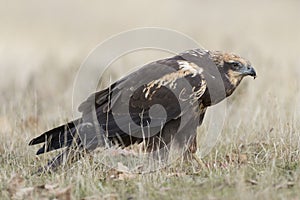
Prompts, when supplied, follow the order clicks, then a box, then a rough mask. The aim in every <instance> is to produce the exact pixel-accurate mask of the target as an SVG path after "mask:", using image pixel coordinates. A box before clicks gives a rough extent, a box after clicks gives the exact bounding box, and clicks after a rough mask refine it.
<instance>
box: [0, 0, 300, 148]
mask: <svg viewBox="0 0 300 200" xmlns="http://www.w3.org/2000/svg"><path fill="white" fill-rule="evenodd" d="M0 4H1V6H0V25H1V26H0V70H1V73H0V92H1V96H0V103H1V105H2V106H1V107H0V125H1V127H2V128H3V129H2V133H4V134H0V137H1V139H5V138H6V137H7V134H6V133H9V131H12V130H15V127H18V126H21V127H23V126H27V125H28V126H33V128H34V129H23V131H22V129H19V128H17V129H16V131H15V132H14V133H15V134H16V135H20V134H24V133H25V136H24V135H23V137H25V139H24V140H26V143H27V141H28V140H29V138H30V137H32V136H34V135H37V134H39V133H40V132H41V131H43V130H45V129H47V128H50V127H52V126H53V125H58V124H60V123H62V122H64V121H65V120H68V119H69V118H71V115H70V114H71V113H72V105H71V101H72V99H71V96H72V86H73V82H74V78H75V76H76V72H77V70H78V69H79V67H80V65H81V63H82V62H83V61H84V59H85V58H86V57H87V55H88V54H89V53H90V52H91V51H92V50H93V49H94V48H95V47H96V45H98V44H99V43H100V42H103V41H104V40H106V39H107V38H109V37H111V36H112V35H115V34H118V33H120V32H122V31H126V30H129V29H133V28H139V27H145V26H146V27H148V26H154V27H162V28H168V29H173V30H176V31H179V32H182V33H184V34H186V35H188V36H190V37H191V38H193V39H194V40H196V41H197V42H198V43H199V44H201V45H202V46H203V47H205V48H206V49H210V50H222V51H229V52H235V53H237V54H240V55H242V56H243V57H246V58H248V59H249V60H250V61H251V62H252V64H253V66H254V67H255V68H256V70H257V73H258V78H257V79H256V80H255V81H253V80H252V79H247V80H245V81H244V82H243V83H242V86H241V87H240V88H239V90H238V91H237V94H236V95H234V96H233V97H232V98H231V99H230V101H233V102H232V103H231V102H229V105H228V108H229V109H228V116H230V117H228V120H227V121H226V124H230V125H231V126H230V127H231V129H232V131H231V132H232V133H235V132H234V130H236V129H237V128H239V127H244V129H243V128H242V129H241V128H240V129H239V130H240V131H239V132H236V134H234V136H233V137H234V138H236V137H238V138H240V139H242V140H243V138H245V135H247V136H249V135H251V134H253V136H254V137H255V138H259V137H264V136H265V135H266V134H267V135H268V134H269V133H270V132H272V131H270V132H269V130H277V131H275V132H276V134H282V130H284V129H285V125H286V124H288V123H289V124H293V126H296V125H295V124H297V121H299V120H297V119H298V116H299V107H300V106H299V104H300V102H299V100H300V96H299V86H300V85H299V76H300V57H299V52H300V46H299V44H300V22H299V19H300V12H299V9H300V1H296V0H286V1H279V0H272V1H271V0H265V1H258V0H254V1H238V0H231V1H226V2H225V1H222V2H221V1H206V0H201V1H198V0H188V1H179V0H176V1H175V0H172V1H171V0H165V1H159V0H152V1H149V2H146V1H138V0H131V1H116V0H112V1H105V2H104V1H83V0H82V1H57V0H55V1H37V0H28V1H4V0H1V1H0ZM183 50H185V49H183ZM165 56H166V53H163V52H154V51H149V52H144V53H136V54H133V55H128V56H127V57H126V58H124V59H123V60H120V61H117V62H116V63H115V65H116V66H118V67H119V68H118V69H120V70H119V71H117V72H116V75H115V77H114V78H118V77H120V76H122V75H124V73H127V69H130V67H132V63H134V64H133V65H136V63H140V64H142V63H144V62H148V61H150V60H155V59H157V58H162V57H165ZM114 69H116V67H115V68H114ZM249 123H251V126H250V124H249ZM32 124H33V125H32ZM242 125H244V126H242ZM232 127H233V128H232ZM225 129H226V126H225ZM231 129H230V130H231ZM24 140H23V139H22V141H20V142H21V143H24ZM16 142H17V141H16Z"/></svg>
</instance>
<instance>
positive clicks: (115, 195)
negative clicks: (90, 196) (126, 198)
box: [103, 194, 119, 200]
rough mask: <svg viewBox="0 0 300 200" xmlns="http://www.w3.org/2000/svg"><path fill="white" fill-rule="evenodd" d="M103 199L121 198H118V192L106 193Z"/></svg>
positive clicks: (114, 199) (115, 199)
mask: <svg viewBox="0 0 300 200" xmlns="http://www.w3.org/2000/svg"><path fill="white" fill-rule="evenodd" d="M103 199H105V200H117V199H119V198H118V195H117V194H107V195H104V197H103Z"/></svg>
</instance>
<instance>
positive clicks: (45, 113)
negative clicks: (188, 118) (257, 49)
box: [0, 61, 300, 199]
mask: <svg viewBox="0 0 300 200" xmlns="http://www.w3.org/2000/svg"><path fill="white" fill-rule="evenodd" d="M262 62H263V61H262ZM57 70H59V69H57ZM42 71H43V70H42ZM74 72H75V70H74ZM65 73H67V69H66V70H63V69H62V70H60V71H59V74H60V76H58V77H57V74H56V73H53V74H51V73H50V74H49V73H48V74H47V75H46V74H44V73H39V72H37V73H36V74H37V75H35V76H33V77H32V80H30V81H29V82H28V86H27V87H25V89H24V90H18V89H15V90H7V94H5V95H4V96H2V98H4V99H6V104H5V106H4V107H2V114H3V115H2V117H1V118H0V125H1V127H2V129H1V134H0V137H1V141H2V146H1V147H0V152H1V154H0V166H1V168H0V196H1V198H2V199H9V198H16V199H18V198H19V199H23V198H32V199H36V198H42V197H43V198H50V199H51V198H61V199H68V198H74V199H161V198H162V199H241V198H242V199H253V198H256V199H293V198H295V199H296V198H297V197H298V196H299V191H300V182H299V181H300V177H299V175H300V171H299V169H300V168H299V156H300V155H299V144H300V143H299V132H298V131H297V130H299V120H298V115H296V113H294V111H293V110H286V109H284V108H286V107H283V106H282V105H283V104H282V102H280V101H279V99H278V100H276V98H275V99H274V98H273V94H272V92H271V91H269V93H268V94H267V95H264V94H262V92H264V91H263V90H261V89H256V88H260V86H261V87H263V85H264V84H265V83H266V82H267V80H262V79H258V80H255V81H253V80H245V82H244V83H243V84H242V86H241V87H240V88H239V90H238V91H237V92H236V93H235V94H234V96H233V97H232V98H230V99H229V101H228V102H227V105H228V106H227V115H226V120H225V124H224V127H223V131H222V134H221V135H220V136H219V138H218V142H217V145H216V146H215V147H214V148H213V149H212V151H210V153H209V154H208V155H207V156H206V157H204V159H203V163H204V165H203V166H199V165H198V164H197V163H196V162H195V161H193V160H190V161H186V162H175V163H173V164H172V165H171V166H169V167H166V168H164V169H161V170H158V171H155V172H153V173H146V174H130V173H126V172H122V171H118V170H114V169H110V168H108V167H106V166H104V165H102V164H101V163H100V162H99V161H98V160H97V159H95V158H94V157H93V156H90V157H85V158H83V159H82V160H81V161H79V162H77V163H75V164H73V165H68V166H65V167H64V169H61V170H59V171H57V172H56V173H53V174H43V175H42V176H36V175H32V173H33V172H34V171H35V170H36V169H37V168H38V167H40V166H42V165H43V164H45V162H46V160H47V159H49V158H50V157H51V156H53V155H54V154H53V153H50V154H49V155H47V154H46V155H42V156H34V153H35V150H36V148H35V147H29V146H27V143H28V141H29V140H30V138H32V137H34V136H36V135H38V134H39V133H41V132H43V131H44V130H46V129H49V128H51V127H53V126H55V125H58V124H59V123H63V122H64V121H67V120H68V117H69V116H72V115H71V114H70V113H68V109H66V110H64V108H65V107H66V108H70V107H69V105H68V104H69V100H68V99H69V96H68V95H69V93H68V91H67V92H66V93H62V95H61V96H60V95H57V92H58V93H60V92H62V91H63V89H62V88H61V87H59V88H58V90H57V89H56V88H57V86H56V85H55V84H53V85H50V86H49V85H47V86H45V87H46V88H47V87H48V88H47V91H48V92H45V91H44V86H43V85H40V84H38V83H40V81H42V80H45V77H46V76H47V77H48V78H49V76H50V79H51V78H53V79H54V80H55V79H58V80H59V78H61V77H63V76H64V74H65ZM263 73H264V71H263V69H262V70H260V71H259V74H263ZM69 77H72V75H69ZM70 79H71V78H68V79H66V80H64V81H63V82H62V84H66V85H67V86H68V82H69V81H70ZM257 82H258V83H257ZM254 84H256V86H253V85H254ZM69 87H71V86H70V85H69ZM253 87H256V88H253ZM264 87H266V86H264ZM293 89H296V88H290V90H289V92H291V91H292V90H293ZM260 95H264V96H265V97H266V99H264V98H261V97H260ZM256 97H257V98H256ZM295 100H296V99H295ZM53 101H54V102H55V103H53ZM295 103H296V101H295ZM57 105H58V106H57ZM265 108H267V109H265ZM207 121H208V119H206V121H205V123H204V125H203V127H202V128H200V130H199V134H200V135H201V134H203V133H204V132H205V131H207V130H206V129H207V123H208V122H207ZM199 148H201V147H199ZM47 188H48V189H47ZM49 188H50V189H49Z"/></svg>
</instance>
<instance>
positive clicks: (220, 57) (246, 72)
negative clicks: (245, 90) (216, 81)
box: [210, 51, 256, 96]
mask: <svg viewBox="0 0 300 200" xmlns="http://www.w3.org/2000/svg"><path fill="white" fill-rule="evenodd" d="M210 55H211V58H212V59H213V61H214V63H215V64H216V66H217V67H218V69H219V71H220V72H221V76H222V79H223V81H224V84H225V88H226V93H227V95H228V96H229V95H231V94H232V92H233V91H234V90H235V89H236V87H237V86H238V85H239V84H240V82H241V80H242V79H243V78H244V77H246V76H251V77H253V78H256V71H255V69H254V68H253V67H252V65H251V63H250V62H249V61H248V60H247V59H245V58H242V57H241V56H238V55H236V54H233V53H223V52H220V51H211V52H210Z"/></svg>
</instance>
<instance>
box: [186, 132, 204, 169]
mask: <svg viewBox="0 0 300 200" xmlns="http://www.w3.org/2000/svg"><path fill="white" fill-rule="evenodd" d="M188 152H189V154H190V155H191V156H192V159H194V160H195V161H196V162H197V163H198V165H199V166H200V167H201V168H204V167H205V164H204V163H203V161H202V160H201V159H200V158H199V157H198V156H197V153H196V152H197V136H195V137H194V138H193V139H192V142H191V144H190V146H189V150H188Z"/></svg>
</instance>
